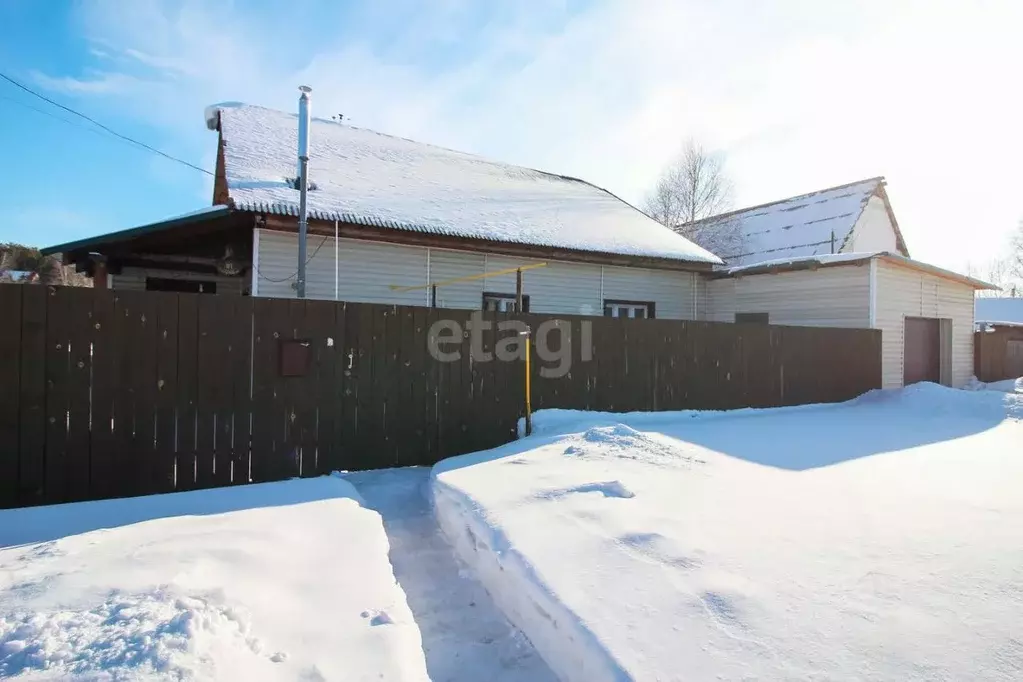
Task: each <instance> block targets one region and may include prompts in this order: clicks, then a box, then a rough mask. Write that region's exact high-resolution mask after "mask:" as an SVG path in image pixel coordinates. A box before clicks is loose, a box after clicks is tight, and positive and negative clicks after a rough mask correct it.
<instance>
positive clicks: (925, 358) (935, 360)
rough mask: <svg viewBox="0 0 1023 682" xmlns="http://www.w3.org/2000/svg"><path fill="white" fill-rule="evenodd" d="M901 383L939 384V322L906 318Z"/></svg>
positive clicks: (927, 318)
mask: <svg viewBox="0 0 1023 682" xmlns="http://www.w3.org/2000/svg"><path fill="white" fill-rule="evenodd" d="M903 358H904V361H903V376H902V379H903V383H904V384H905V385H907V386H908V385H909V384H915V383H918V382H920V381H933V382H934V383H936V384H937V383H940V382H941V320H938V319H935V318H930V317H907V318H906V333H905V348H904V350H903Z"/></svg>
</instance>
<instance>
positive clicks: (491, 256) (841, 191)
mask: <svg viewBox="0 0 1023 682" xmlns="http://www.w3.org/2000/svg"><path fill="white" fill-rule="evenodd" d="M206 122H207V125H208V126H209V127H210V128H211V129H212V130H215V131H217V132H218V148H217V170H216V179H215V182H214V190H213V203H214V204H215V205H214V206H212V207H210V208H206V209H202V210H200V211H196V212H194V213H190V214H187V215H183V216H178V217H176V218H171V219H168V220H164V221H161V222H159V223H154V224H151V225H144V226H141V227H137V228H133V229H129V230H123V231H121V232H114V233H110V234H106V235H100V236H98V237H94V238H90V239H83V240H80V241H76V242H71V243H68V244H61V245H57V246H53V247H50V248H48V249H46V250H44V253H48V254H49V253H61V254H63V257H64V259H65V262H68V263H75V264H76V265H77V266H78V267H79V268H80V269H82V270H84V271H86V272H88V273H89V274H92V275H94V277H95V281H96V283H97V286H110V287H112V288H114V289H149V290H171V291H194V292H201V293H210V294H221V295H225V294H226V295H245V294H248V295H253V296H268V297H281V298H288V297H295V296H296V290H295V282H296V274H297V272H296V271H297V263H298V238H297V225H298V221H297V218H296V216H297V213H298V204H299V192H298V191H297V190H296V189H295V188H294V187H295V183H294V180H295V176H296V175H297V171H296V165H297V158H296V157H297V154H296V148H297V132H296V131H297V127H298V123H297V117H296V116H295V115H293V114H287V113H283V112H279V111H273V110H270V109H264V108H261V107H254V106H247V105H238V104H232V105H218V106H214V107H211V108H209V109H208V110H207V112H206ZM310 143H311V153H310V161H309V166H310V173H309V176H310V182H311V185H312V187H313V188H312V189H311V190H310V191H309V192H308V206H309V236H308V239H307V249H308V251H307V253H308V256H307V263H308V272H307V296H308V297H309V298H316V299H333V300H343V301H356V302H371V303H392V304H402V305H436V306H437V307H441V308H462V309H480V308H483V309H498V310H508V309H510V307H511V305H512V304H513V302H514V300H515V293H516V288H517V282H516V273H515V269H516V268H519V267H524V266H528V265H534V264H537V263H541V262H542V263H546V264H547V265H546V267H542V268H537V269H530V270H528V271H523V272H522V273H521V274H522V293H523V294H524V296H523V304H524V306H523V307H524V308H526V309H527V310H528V311H529V312H536V313H552V314H584V315H586V314H588V315H601V314H603V315H610V316H627V317H657V318H666V319H690V320H716V321H724V322H735V321H747V322H770V323H774V324H788V325H806V326H832V327H872V328H876V329H880V330H882V332H883V335H882V345H883V356H884V357H883V383H884V385H885V386H886V387H892V386H901V385H902V384H903V383H904V382H906V383H909V382H912V381H919V380H925V379H926V380H932V381H941V382H943V383H946V384H950V385H961V384H964V383H966V381H967V380H968V379H969V377H970V375H971V374H972V362H973V360H972V358H973V334H972V330H973V297H974V291H975V289H983V288H990V286H989V285H987V284H985V283H983V282H979V281H977V280H973V279H970V278H968V277H964V276H962V275H959V274H956V273H953V272H949V271H947V270H942V269H940V268H935V267H933V266H930V265H927V264H924V263H919V262H916V261H912V260H910V259H909V258H908V256H907V251H906V247H905V244H904V242H903V239H902V236H901V234H900V233H899V229H898V225H897V223H896V221H895V218H894V215H893V213H892V210H891V206H890V204H889V203H888V198H887V195H886V194H885V191H884V182H883V180H881V179H880V178H877V179H872V180H867V181H863V182H859V183H853V184H850V185H843V186H842V187H839V188H832V189H830V190H824V191H822V192H815V193H812V194H808V195H803V196H802V197H796V198H793V199H788V200H785V201H784V202H777V203H775V204H770V205H766V206H763V207H757V208H755V209H747V210H745V211H737V212H734V213H731V214H728V216H725V217H723V218H722V217H719V218H711V219H708V221H707V222H711V221H714V220H725V219H727V220H741V221H743V222H742V224H743V225H744V226H748V228H749V229H748V232H749V238H750V239H749V241H748V243H749V244H751V245H752V247H751V249H750V250H749V253H743V254H735V255H734V258H732V259H731V262H730V263H729V265H728V266H723V264H722V261H721V260H720V259H719V258H718V257H717V256H715V255H714V254H711V253H709V252H708V251H705V250H704V249H702V248H700V247H699V246H696V245H695V244H693V243H692V242H690V241H688V240H687V239H685V238H683V237H682V236H680V235H679V234H677V233H675V232H673V231H671V230H669V229H667V228H665V227H663V226H662V225H660V224H659V223H657V222H656V221H654V220H653V219H651V218H649V217H648V216H646V215H645V214H643V213H642V212H640V211H639V210H637V209H635V208H634V207H633V206H631V205H629V204H628V203H626V202H624V201H622V200H621V199H619V198H617V197H615V196H614V195H612V194H610V193H609V192H607V191H605V190H603V189H600V188H599V187H596V186H594V185H591V184H589V183H587V182H584V181H582V180H577V179H574V178H569V177H565V176H561V175H554V174H550V173H543V172H540V171H536V170H532V169H528V168H521V167H517V166H510V165H507V164H502V163H497V162H493V161H489V160H486V159H482V158H479V157H476V156H471V155H469V154H463V153H460V152H455V151H451V150H448V149H443V148H440V147H435V146H432V145H427V144H421V143H418V142H413V141H410V140H406V139H402V138H397V137H392V136H389V135H382V134H380V133H376V132H372V131H369V130H363V129H359V128H354V127H351V126H348V125H344V124H341V123H337V122H333V121H324V120H317V119H314V120H313V122H312V124H311V128H310ZM744 229H746V228H744ZM832 233H834V240H832V238H831V235H832ZM832 242H833V243H834V244H835V246H834V249H835V251H836V252H837V253H836V254H831V249H832V246H831V244H832ZM853 250H855V251H857V252H856V253H851V251H853ZM864 250H865V251H866V253H863V252H862V251H864ZM779 254H780V255H781V257H780V258H779V257H778V255H779ZM716 266H718V267H716ZM493 273H503V274H499V275H495V274H493ZM449 280H458V281H457V282H455V283H450V284H443V285H442V286H439V287H438V288H437V292H436V300H433V299H432V296H431V287H430V285H431V284H436V283H445V282H448V281H449ZM836 362H841V358H836Z"/></svg>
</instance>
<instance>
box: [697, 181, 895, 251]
mask: <svg viewBox="0 0 1023 682" xmlns="http://www.w3.org/2000/svg"><path fill="white" fill-rule="evenodd" d="M883 183H884V178H871V179H869V180H862V181H860V182H855V183H852V184H849V185H842V186H840V187H832V188H830V189H825V190H820V191H818V192H811V193H809V194H803V195H800V196H798V197H792V198H790V199H782V200H781V201H775V202H773V203H770V204H762V205H760V206H753V207H752V208H745V209H742V210H739V211H732V212H731V213H724V214H721V215H718V216H712V217H710V218H706V219H704V220H702V221H698V224H699V225H700V226H701V227H703V226H713V225H714V224H720V223H725V222H733V221H735V222H738V223H739V230H740V232H741V235H742V241H741V243H742V248H741V252H740V253H722V254H720V255H721V257H722V258H724V259H725V261H727V262H728V264H729V265H746V264H748V263H759V262H763V261H767V260H775V259H781V260H790V259H794V258H801V257H805V256H816V255H822V254H830V253H831V252H832V250H831V235H832V232H834V236H835V251H836V252H837V251H838V250H839V249H840V248H841V247H842V245H843V244H844V243H845V240H846V238H847V237H848V236H849V233H850V232H851V231H852V229H853V226H854V225H855V224H856V221H857V220H858V219H859V217H860V213H862V211H863V208H864V207H865V206H866V205H867V201H868V200H869V199H870V197H871V196H872V195H873V194H874V193H875V192H876V191H878V189H879V187H881V186H882V185H883Z"/></svg>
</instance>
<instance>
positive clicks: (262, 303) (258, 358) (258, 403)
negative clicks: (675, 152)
mask: <svg viewBox="0 0 1023 682" xmlns="http://www.w3.org/2000/svg"><path fill="white" fill-rule="evenodd" d="M274 303H275V301H272V300H270V299H263V298H257V299H255V300H254V301H253V302H252V325H253V334H254V336H253V339H252V399H251V412H252V452H251V460H252V461H251V464H250V467H251V470H252V481H253V482H254V483H262V482H264V481H271V480H274V478H273V477H274V471H273V464H274V462H273V453H274V446H273V442H274V438H273V436H274V409H273V406H274V396H273V386H274V381H275V374H276V371H277V370H276V361H277V357H276V355H275V353H276V349H277V340H276V339H275V338H274V336H273V334H274V332H273V320H272V317H271V308H272V306H273V304H274Z"/></svg>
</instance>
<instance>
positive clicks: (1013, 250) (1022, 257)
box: [1009, 220, 1023, 282]
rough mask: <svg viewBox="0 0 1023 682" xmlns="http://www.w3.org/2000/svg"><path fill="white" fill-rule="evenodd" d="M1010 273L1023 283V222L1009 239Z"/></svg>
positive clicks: (1022, 221)
mask: <svg viewBox="0 0 1023 682" xmlns="http://www.w3.org/2000/svg"><path fill="white" fill-rule="evenodd" d="M1009 273H1010V274H1011V275H1012V277H1014V278H1015V279H1016V280H1017V281H1018V282H1023V220H1020V221H1019V224H1018V225H1017V226H1016V231H1015V232H1013V234H1012V237H1011V238H1010V239H1009Z"/></svg>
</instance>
